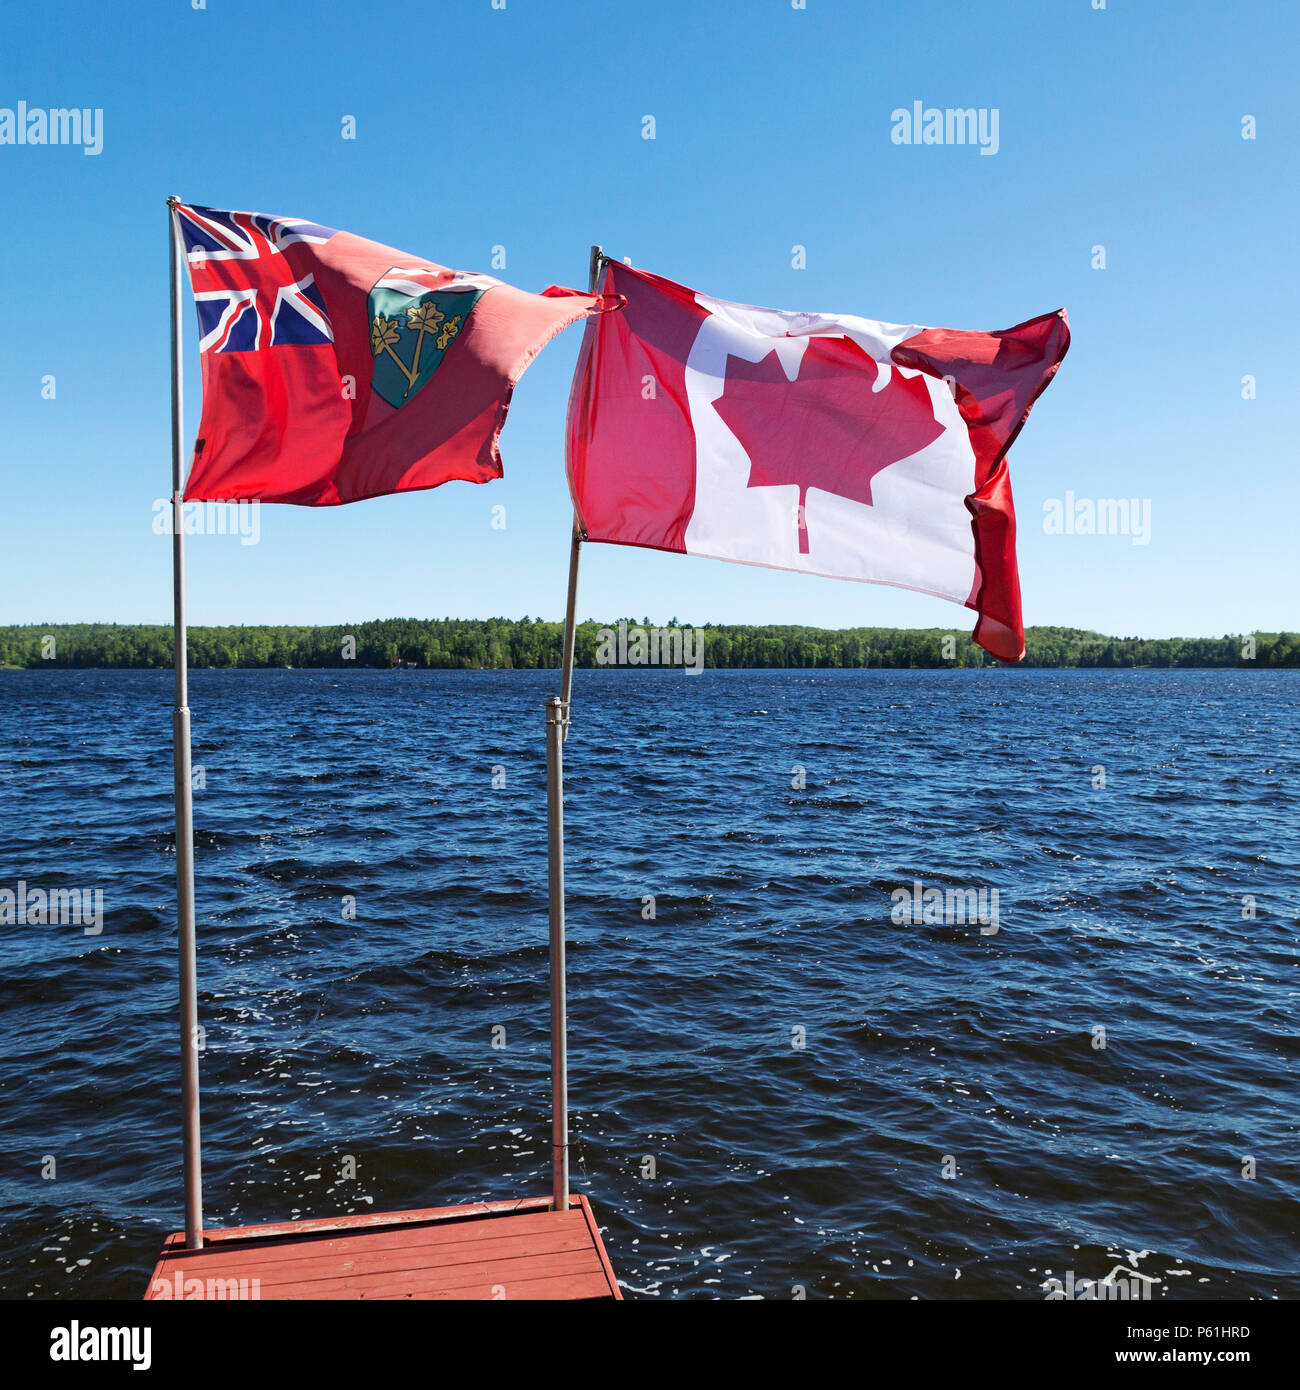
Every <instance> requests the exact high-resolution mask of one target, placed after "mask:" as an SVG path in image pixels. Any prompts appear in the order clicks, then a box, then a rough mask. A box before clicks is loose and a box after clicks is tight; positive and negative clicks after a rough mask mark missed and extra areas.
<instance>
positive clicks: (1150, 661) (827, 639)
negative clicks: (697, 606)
mask: <svg viewBox="0 0 1300 1390" xmlns="http://www.w3.org/2000/svg"><path fill="white" fill-rule="evenodd" d="M624 621H626V622H628V623H629V624H634V623H636V621H637V620H635V619H625V620H624ZM617 622H618V620H617V619H616V620H614V621H613V622H611V623H609V624H607V625H606V624H600V623H595V622H589V623H583V624H581V626H580V627H579V629H578V634H577V663H578V665H579V666H595V665H597V664H599V663H598V662H597V660H596V657H597V647H598V644H599V642H600V635H599V634H600V632H601V629H602V627H608V628H613V627H616V625H617ZM641 624H642V625H643V626H645V627H650V626H651V624H650V622H649V620H648V619H642V620H641ZM667 626H669V627H674V628H676V627H682V628H689V627H691V626H693V624H690V623H687V622H680V623H679V622H678V620H677V619H675V618H674V619H673V620H672V622H671V623H670V624H667ZM701 629H702V631H703V632H704V664H705V665H706V666H712V667H732V668H756V667H758V668H762V667H795V668H799V669H812V668H838V667H895V668H910V667H916V668H935V669H942V668H946V667H953V666H996V665H999V664H1000V663H999V662H997V661H995V660H994V659H993V658H992V657H990V656H988V655H986V654H985V653H984V652H983V651H982V650H981V649H980V648H979V647H977V646H976V645H975V644H974V643H973V642H972V641H971V640H970V637H969V635H968V633H967V632H965V631H955V632H954V631H947V630H945V629H943V628H924V629H898V628H880V627H854V628H842V629H836V630H828V629H823V628H816V627H793V626H777V625H773V626H768V627H760V626H751V625H732V624H723V625H717V624H709V623H705V624H702V625H701ZM562 638H563V625H562V624H561V623H551V622H543V621H542V620H541V619H540V618H519V619H507V618H485V619H471V618H442V619H432V618H385V619H380V620H377V621H373V622H365V623H356V624H352V625H346V624H345V625H342V626H338V627H281V626H258V627H193V628H191V629H190V630H189V660H190V665H191V666H196V667H216V668H224V667H286V666H289V667H299V666H305V667H323V666H333V667H347V666H366V667H381V668H382V667H391V666H396V665H410V666H417V667H424V668H431V669H438V670H457V669H470V670H482V669H488V670H513V669H525V670H527V669H535V668H538V667H548V666H558V665H559V664H560V648H561V645H562ZM1025 645H1026V649H1027V650H1026V655H1025V659H1024V662H1023V663H1021V664H1023V665H1026V666H1050V667H1062V666H1088V667H1212V666H1239V667H1244V668H1247V669H1252V668H1259V667H1263V666H1273V667H1283V666H1284V667H1296V666H1300V634H1297V633H1293V632H1257V633H1252V634H1238V635H1225V636H1223V637H1169V638H1146V637H1107V636H1105V635H1104V634H1102V633H1099V632H1086V631H1083V630H1081V629H1079V628H1064V627H1033V628H1029V629H1027V631H1026V633H1025ZM171 664H172V631H171V628H170V627H162V626H140V625H134V624H122V623H70V624H56V625H54V626H46V627H42V626H40V625H39V624H28V625H24V626H18V627H0V667H6V668H15V667H16V668H28V669H31V668H41V667H48V666H62V667H81V668H90V667H108V668H115V667H140V668H148V667H163V666H170V665H171Z"/></svg>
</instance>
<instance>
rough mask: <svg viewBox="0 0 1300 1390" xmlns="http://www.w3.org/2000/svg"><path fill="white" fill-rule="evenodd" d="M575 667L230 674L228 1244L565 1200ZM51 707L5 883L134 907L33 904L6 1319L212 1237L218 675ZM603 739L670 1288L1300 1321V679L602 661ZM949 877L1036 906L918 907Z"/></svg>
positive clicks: (17, 699)
mask: <svg viewBox="0 0 1300 1390" xmlns="http://www.w3.org/2000/svg"><path fill="white" fill-rule="evenodd" d="M556 685H557V673H555V672H549V671H541V672H463V673H462V672H457V673H440V672H418V671H401V672H382V671H287V670H286V671H231V672H218V671H197V672H195V673H194V675H193V679H192V690H191V703H192V706H193V710H194V730H195V749H194V760H195V762H196V764H198V765H200V766H201V767H202V768H203V773H204V780H205V786H204V788H203V789H202V790H200V791H198V792H197V793H196V806H195V822H196V827H197V873H198V910H199V984H200V1017H201V1021H202V1023H203V1024H204V1026H205V1028H206V1050H205V1053H204V1056H203V1062H202V1087H203V1139H204V1156H205V1164H206V1175H205V1176H206V1183H205V1200H206V1210H207V1217H208V1221H209V1222H210V1224H213V1225H233V1224H246V1223H252V1222H257V1221H270V1220H283V1219H286V1218H289V1217H291V1216H304V1217H305V1216H326V1215H332V1214H336V1213H339V1212H351V1211H367V1210H374V1211H383V1210H390V1209H398V1208H408V1207H417V1206H434V1205H442V1204H450V1203H457V1202H465V1201H474V1200H479V1199H500V1198H505V1197H514V1196H521V1195H543V1194H545V1193H546V1192H547V1191H548V1190H549V1176H548V1166H547V1165H548V1139H549V1109H548V1106H549V1079H548V1037H547V979H546V930H547V928H546V843H545V758H544V713H543V709H542V701H543V699H544V698H545V697H547V696H549V695H551V694H553V693H555V688H556ZM0 734H2V735H3V737H2V739H0V889H3V888H5V887H10V888H12V887H14V886H15V884H16V883H17V881H18V880H25V881H26V882H27V883H28V884H29V885H38V886H40V887H43V888H46V889H49V888H59V887H82V888H90V889H95V888H98V889H102V891H103V894H104V909H105V916H104V926H103V931H102V933H101V934H100V935H98V936H88V935H86V934H85V933H84V932H83V931H82V929H81V928H79V927H77V926H75V925H64V926H37V925H23V926H19V925H16V924H13V925H7V926H4V927H3V928H0V931H2V932H3V940H4V948H5V949H4V959H5V968H4V970H3V972H2V973H0V1057H2V1058H3V1062H4V1065H3V1071H2V1072H0V1151H2V1154H3V1168H2V1169H0V1213H2V1215H0V1225H2V1227H3V1236H2V1237H0V1295H3V1296H5V1297H11V1298H25V1297H29V1296H30V1297H37V1298H44V1297H54V1296H59V1295H69V1294H76V1295H80V1296H90V1297H97V1296H120V1297H131V1298H134V1297H138V1296H139V1295H140V1293H141V1292H142V1291H143V1287H144V1283H145V1280H146V1276H147V1272H148V1270H149V1268H150V1267H151V1265H152V1262H153V1259H154V1257H155V1256H156V1254H157V1250H158V1247H159V1245H160V1242H161V1240H162V1237H163V1236H164V1235H165V1234H166V1233H167V1232H168V1231H171V1230H175V1229H176V1228H177V1227H178V1225H179V1224H180V1221H181V1175H180V1104H179V1071H178V1063H177V1052H178V1044H177V1022H176V965H175V917H174V863H175V859H174V843H173V837H172V824H171V815H172V805H171V750H170V674H169V673H166V672H144V671H141V672H131V671H127V672H93V671H92V672H75V671H31V672H0ZM566 757H567V760H568V779H567V800H566V814H567V816H568V887H569V935H570V947H569V966H570V974H569V989H570V995H569V1013H570V1051H571V1057H570V1092H571V1101H572V1113H573V1138H574V1144H575V1151H574V1171H573V1183H574V1187H575V1188H576V1189H577V1190H581V1191H584V1192H586V1193H588V1194H589V1195H590V1197H591V1199H592V1201H593V1204H594V1206H595V1209H596V1212H597V1215H598V1217H599V1219H600V1221H601V1223H602V1225H603V1226H604V1228H605V1237H606V1243H607V1246H608V1249H609V1254H610V1257H611V1260H612V1262H613V1265H614V1268H615V1270H616V1272H617V1273H618V1275H619V1276H620V1278H621V1280H622V1281H623V1284H624V1287H625V1292H626V1294H627V1296H628V1297H637V1296H647V1297H659V1298H671V1297H709V1296H714V1297H722V1298H735V1297H741V1296H755V1295H761V1296H764V1297H772V1298H789V1297H791V1296H792V1294H793V1292H794V1291H795V1290H796V1288H802V1289H804V1290H806V1292H807V1296H808V1297H814V1298H815V1297H827V1296H832V1297H858V1298H863V1297H867V1298H882V1297H896V1298H909V1297H920V1298H960V1297H986V1298H1013V1299H1014V1298H1041V1297H1043V1290H1042V1287H1041V1286H1042V1284H1043V1282H1044V1281H1045V1280H1046V1279H1048V1278H1053V1277H1055V1278H1064V1277H1065V1275H1066V1274H1067V1273H1068V1272H1072V1273H1073V1274H1074V1276H1075V1278H1076V1279H1077V1280H1082V1279H1095V1278H1100V1277H1103V1276H1105V1275H1107V1274H1109V1273H1111V1272H1112V1271H1113V1270H1114V1269H1115V1268H1116V1267H1117V1266H1123V1267H1124V1268H1125V1269H1126V1270H1127V1271H1128V1272H1129V1274H1130V1275H1140V1276H1141V1277H1142V1279H1143V1280H1144V1281H1149V1282H1148V1284H1147V1286H1148V1287H1149V1288H1150V1289H1151V1291H1152V1297H1153V1298H1155V1299H1161V1298H1240V1297H1274V1296H1281V1297H1288V1298H1295V1297H1300V1247H1298V1245H1297V1224H1298V1223H1297V1204H1296V1198H1297V1192H1298V1190H1300V1152H1298V1150H1297V1103H1296V1101H1297V1082H1296V1067H1297V1057H1298V1055H1300V1041H1298V1040H1297V1028H1296V1012H1297V1010H1296V1001H1297V987H1298V984H1297V971H1296V963H1297V954H1296V941H1297V921H1298V918H1300V823H1298V820H1297V815H1296V810H1295V800H1294V797H1295V790H1294V789H1295V787H1296V785H1297V775H1298V774H1300V677H1297V676H1296V675H1295V674H1294V673H1288V672H1267V671H1262V672H1258V673H1256V672H1241V671H1209V672H1196V671H1185V672H1155V671H1137V672H1103V671H1059V672H1058V671H1020V670H989V671H983V670H974V671H953V672H920V671H918V672H909V671H870V672H860V671H843V672H839V671H835V672H815V673H814V672H794V671H762V672H740V671H737V672H732V671H723V672H706V673H705V674H704V675H702V676H700V677H691V676H686V675H683V674H681V673H672V672H636V671H594V672H592V671H580V672H578V674H577V679H576V690H575V710H574V729H573V733H572V736H571V737H570V739H569V741H568V743H567V745H566ZM797 767H802V768H803V769H805V772H804V774H803V776H802V777H801V776H800V775H799V774H798V773H797V772H796V771H795V769H796V768H797ZM1098 768H1104V777H1105V785H1104V787H1103V786H1094V782H1097V781H1099V780H1100V777H1099V774H1098V773H1097V772H1096V771H1095V769H1098ZM494 769H496V771H495V772H494ZM800 782H806V785H796V784H798V783H800ZM502 783H504V784H503V785H501V784H502ZM915 880H920V881H921V882H922V883H923V884H924V885H926V886H936V887H940V888H948V887H963V888H964V887H969V888H975V889H979V888H986V889H990V890H991V889H994V888H996V889H997V890H998V909H999V919H998V924H997V925H998V930H997V931H996V932H995V933H986V932H982V931H981V930H980V927H979V926H978V925H976V924H972V923H969V922H968V923H954V922H947V923H945V922H929V923H927V922H924V921H920V922H909V921H894V920H893V919H892V917H891V909H892V908H893V899H892V897H891V894H892V893H893V890H895V889H898V888H902V887H910V885H911V884H912V883H913V882H914V881H915ZM648 895H652V896H653V898H654V917H653V920H647V918H646V916H645V915H644V908H643V903H644V899H645V898H646V897H647V896H648ZM349 897H350V898H354V899H355V918H354V919H351V920H349V919H348V918H347V917H346V916H345V904H344V900H345V898H349ZM1252 914H1253V915H1252ZM497 1025H500V1026H501V1027H502V1028H504V1044H505V1045H504V1046H503V1047H494V1046H493V1040H494V1028H495V1027H496V1026H497ZM1099 1029H1104V1042H1105V1046H1104V1047H1102V1046H1099V1045H1098V1044H1099V1042H1100V1041H1101V1039H1102V1035H1101V1034H1100V1033H1099V1032H1098V1031H1096V1030H1099ZM495 1036H496V1037H497V1039H498V1040H500V1039H501V1034H500V1032H499V1031H498V1032H497V1033H496V1035H495ZM799 1044H802V1045H799ZM349 1157H350V1159H351V1160H353V1161H354V1162H355V1166H356V1176H355V1177H345V1176H344V1174H345V1170H346V1169H347V1168H348V1166H349ZM50 1158H53V1160H54V1163H53V1170H54V1175H53V1176H52V1177H51V1176H49V1175H48V1174H49V1172H50V1168H51V1164H50V1162H49V1159H50ZM1248 1160H1249V1162H1248ZM1252 1164H1253V1172H1254V1176H1253V1177H1248V1176H1245V1175H1244V1173H1246V1172H1249V1171H1252ZM651 1172H653V1176H651V1175H650V1174H651Z"/></svg>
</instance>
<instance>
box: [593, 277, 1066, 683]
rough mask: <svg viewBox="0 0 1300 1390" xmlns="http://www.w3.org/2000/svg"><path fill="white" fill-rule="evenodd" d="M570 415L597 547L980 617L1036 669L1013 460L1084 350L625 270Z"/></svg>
mask: <svg viewBox="0 0 1300 1390" xmlns="http://www.w3.org/2000/svg"><path fill="white" fill-rule="evenodd" d="M607 266H608V268H607V272H606V276H605V283H604V287H603V288H604V291H605V293H606V294H608V295H617V296H621V297H622V299H623V301H624V303H623V307H622V310H621V312H617V313H606V314H601V315H600V316H598V317H597V318H594V319H590V320H589V321H588V325H587V331H586V336H585V337H584V339H583V344H582V351H581V355H580V357H579V360H578V367H577V371H576V373H575V376H574V382H573V390H572V394H571V396H570V400H569V419H568V448H567V458H568V471H569V485H570V488H571V490H572V493H573V500H574V506H575V508H576V511H577V516H578V521H579V525H580V527H581V528H582V531H583V533H584V535H585V536H586V538H587V539H588V540H593V541H608V542H612V543H614V544H617V545H639V546H649V547H652V548H654V549H658V550H673V551H680V552H682V553H685V554H688V555H706V556H711V557H713V558H714V559H719V560H735V561H739V562H741V563H743V564H751V565H766V566H770V567H772V568H776V569H789V570H803V571H806V572H807V573H809V574H820V575H828V576H831V577H833V578H837V579H856V580H860V581H862V582H864V583H868V584H892V585H895V586H897V587H898V588H903V589H914V590H917V591H919V592H921V593H926V594H935V595H937V596H938V597H940V598H946V599H951V600H953V601H954V602H956V603H960V604H964V605H965V606H966V607H968V608H972V609H974V610H975V611H976V612H977V613H978V614H979V618H978V621H977V622H976V625H975V633H974V637H975V640H976V641H977V642H978V643H979V644H980V646H982V647H984V648H985V649H986V650H987V651H989V652H991V653H992V654H993V655H994V656H997V657H1000V658H1001V659H1002V660H1004V661H1018V660H1019V659H1020V658H1021V657H1022V656H1023V655H1024V629H1023V624H1022V621H1021V616H1020V580H1019V576H1018V574H1017V570H1016V548H1015V540H1016V517H1015V508H1014V506H1013V504H1012V499H1011V481H1010V478H1009V476H1008V473H1007V462H1006V454H1007V449H1008V448H1009V447H1010V444H1011V441H1012V440H1013V439H1014V438H1015V437H1016V435H1017V433H1019V430H1020V427H1021V426H1022V425H1023V424H1024V422H1025V418H1026V416H1027V415H1028V414H1029V409H1030V406H1031V405H1032V404H1033V402H1034V401H1035V400H1036V399H1037V397H1038V396H1039V394H1040V393H1041V392H1042V391H1043V390H1044V388H1045V387H1046V386H1047V383H1048V382H1049V381H1050V380H1051V379H1052V376H1053V374H1054V373H1055V371H1056V369H1057V367H1058V366H1059V365H1060V362H1061V359H1062V358H1063V357H1064V356H1065V352H1066V349H1067V348H1068V347H1069V343H1070V331H1069V327H1068V324H1067V321H1066V315H1065V310H1064V309H1061V310H1058V311H1057V312H1056V313H1054V314H1044V315H1043V316H1042V317H1041V318H1036V319H1031V320H1029V322H1027V323H1022V324H1020V325H1018V326H1017V327H1015V328H1009V329H1007V330H1005V331H1004V332H1000V333H977V332H959V331H956V330H952V329H944V328H923V327H919V326H917V325H914V324H913V325H906V326H904V325H900V324H892V323H878V322H876V321H875V320H874V319H865V318H858V317H856V316H855V315H852V314H816V313H790V312H786V311H784V310H780V309H759V308H755V307H753V306H752V305H747V304H732V303H729V302H728V301H726V300H722V299H712V298H710V297H709V296H708V295H704V294H698V293H696V292H695V291H694V290H689V289H687V288H685V286H683V285H678V284H675V283H674V282H673V281H671V280H665V279H663V278H662V277H661V276H658V275H651V274H649V273H648V272H646V271H643V270H636V269H633V268H632V267H631V266H628V265H620V264H617V263H615V262H608V263H607Z"/></svg>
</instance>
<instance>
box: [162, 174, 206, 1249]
mask: <svg viewBox="0 0 1300 1390" xmlns="http://www.w3.org/2000/svg"><path fill="white" fill-rule="evenodd" d="M177 201H178V200H177V199H176V198H175V197H172V198H168V199H167V209H168V233H169V242H168V245H169V250H170V256H169V261H170V265H171V307H172V331H171V340H172V599H173V609H172V614H173V624H174V629H175V649H176V696H175V707H174V708H173V710H172V759H173V770H174V774H175V791H176V915H177V936H178V942H179V947H180V981H181V1098H182V1104H183V1106H184V1109H185V1121H184V1134H185V1139H184V1143H185V1245H186V1248H187V1249H190V1250H197V1249H199V1248H200V1247H201V1246H202V1244H203V1168H202V1155H201V1150H200V1141H199V1046H198V1026H199V1000H198V980H197V949H196V945H195V931H194V793H193V788H192V786H191V783H190V707H189V678H188V671H187V669H186V667H187V661H188V651H187V646H186V641H185V514H184V500H183V496H184V480H183V479H182V477H181V471H182V467H183V465H182V462H181V460H182V458H183V457H184V448H185V445H184V438H183V434H184V420H183V411H182V398H181V367H182V361H181V266H182V264H183V255H184V248H183V246H182V243H181V229H180V219H179V218H178V217H177V215H176V203H177Z"/></svg>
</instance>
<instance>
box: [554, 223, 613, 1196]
mask: <svg viewBox="0 0 1300 1390" xmlns="http://www.w3.org/2000/svg"><path fill="white" fill-rule="evenodd" d="M603 259H604V258H603V256H602V255H601V250H600V247H599V246H593V247H592V248H591V261H590V265H589V269H588V276H587V290H588V293H589V294H595V293H596V281H597V279H598V278H599V276H600V267H601V265H602V263H603ZM581 558H582V530H581V528H580V527H579V525H578V518H577V516H576V515H575V516H574V518H573V541H572V546H571V548H570V550H569V594H568V600H567V603H566V605H565V611H564V653H563V657H562V661H561V674H560V689H561V691H562V692H563V693H562V694H561V695H560V696H558V697H556V696H552V697H551V698H550V699H549V700H548V701H547V702H546V829H547V888H548V892H549V896H550V908H551V912H550V918H551V921H550V928H551V932H550V938H551V939H550V953H551V1205H552V1207H553V1208H554V1209H555V1210H556V1211H568V1209H569V1042H568V1011H567V1003H566V999H565V960H564V740H565V739H566V738H567V737H568V735H569V701H570V698H571V696H572V694H573V648H574V640H575V636H576V610H577V602H578V564H579V561H580V560H581Z"/></svg>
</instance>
